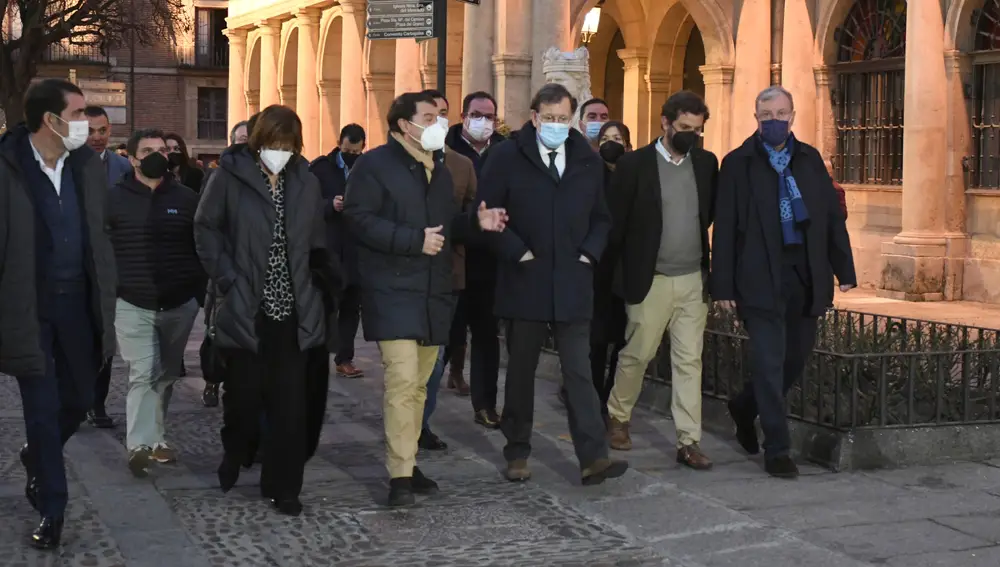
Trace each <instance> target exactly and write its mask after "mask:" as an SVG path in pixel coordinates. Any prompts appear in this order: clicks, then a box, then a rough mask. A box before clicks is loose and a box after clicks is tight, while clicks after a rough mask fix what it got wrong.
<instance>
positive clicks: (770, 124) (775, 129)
mask: <svg viewBox="0 0 1000 567" xmlns="http://www.w3.org/2000/svg"><path fill="white" fill-rule="evenodd" d="M788 133H789V128H788V121H787V120H778V119H773V120H761V122H760V139H761V140H764V143H765V144H767V145H769V146H771V147H773V148H776V147H778V146H780V145H781V144H784V143H785V140H787V139H788Z"/></svg>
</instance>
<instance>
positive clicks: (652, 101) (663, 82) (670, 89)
mask: <svg viewBox="0 0 1000 567" xmlns="http://www.w3.org/2000/svg"><path fill="white" fill-rule="evenodd" d="M682 84H684V79H683V77H681V78H679V79H678V78H677V77H674V76H672V75H670V73H648V74H647V75H646V88H647V90H648V92H649V112H648V113H647V115H648V116H649V139H650V140H652V139H653V138H657V137H659V136H662V135H663V132H662V127H661V126H660V123H661V121H660V111H661V110H662V109H663V103H665V102H667V99H668V98H670V95H671V94H673V93H675V92H677V91H679V90H680V87H678V86H677V85H682ZM637 142H638V140H633V141H632V145H633V146H634V147H636V148H638V147H639V145H638V144H637Z"/></svg>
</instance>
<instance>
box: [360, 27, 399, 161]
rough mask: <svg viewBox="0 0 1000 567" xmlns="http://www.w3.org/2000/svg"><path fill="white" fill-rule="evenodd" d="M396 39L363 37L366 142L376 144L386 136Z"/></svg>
mask: <svg viewBox="0 0 1000 567" xmlns="http://www.w3.org/2000/svg"><path fill="white" fill-rule="evenodd" d="M395 43H396V42H395V41H389V40H374V41H373V40H370V39H366V40H365V44H364V62H365V64H364V68H363V69H362V79H363V81H364V84H365V120H366V126H365V131H367V133H368V146H369V147H376V146H380V145H382V144H384V143H385V142H386V140H387V139H388V130H389V128H388V125H387V122H386V116H388V114H389V107H390V106H392V101H393V98H394V93H395V89H396V79H395V70H396V45H395Z"/></svg>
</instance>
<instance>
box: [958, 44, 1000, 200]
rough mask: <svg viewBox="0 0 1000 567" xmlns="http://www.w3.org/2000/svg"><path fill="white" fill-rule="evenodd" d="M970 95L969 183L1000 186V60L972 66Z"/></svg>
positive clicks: (975, 186)
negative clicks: (970, 149) (970, 153)
mask: <svg viewBox="0 0 1000 567" xmlns="http://www.w3.org/2000/svg"><path fill="white" fill-rule="evenodd" d="M971 95H972V100H971V101H970V105H969V106H970V109H971V114H972V116H971V118H972V156H971V158H972V159H971V160H969V161H967V162H966V165H967V166H968V174H969V187H970V188H973V189H1000V62H991V63H984V64H977V65H974V66H973V68H972V93H971Z"/></svg>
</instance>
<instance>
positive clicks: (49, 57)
mask: <svg viewBox="0 0 1000 567" xmlns="http://www.w3.org/2000/svg"><path fill="white" fill-rule="evenodd" d="M43 60H44V61H45V62H46V63H63V62H67V63H95V64H100V65H107V64H108V63H109V61H110V58H109V57H108V54H107V53H102V52H101V48H100V46H98V45H81V44H76V43H69V42H68V41H64V42H62V43H53V44H51V45H49V47H48V49H46V50H45V53H44V55H43Z"/></svg>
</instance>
